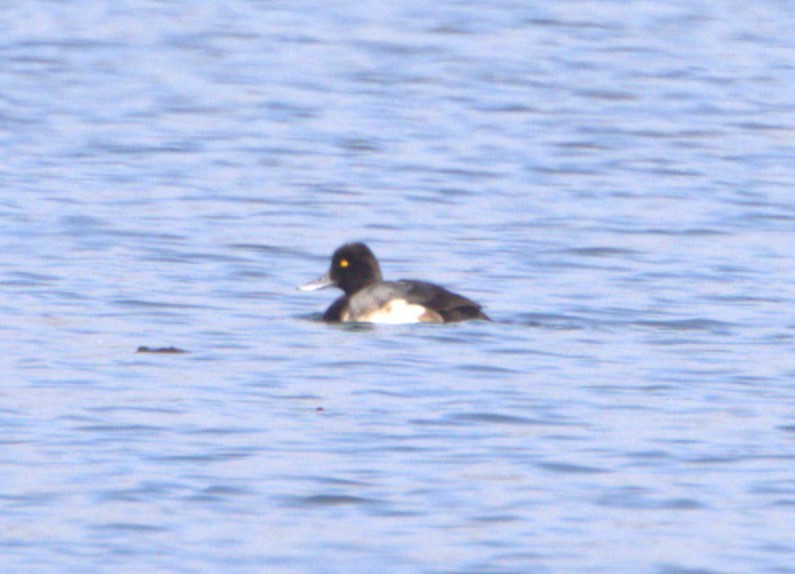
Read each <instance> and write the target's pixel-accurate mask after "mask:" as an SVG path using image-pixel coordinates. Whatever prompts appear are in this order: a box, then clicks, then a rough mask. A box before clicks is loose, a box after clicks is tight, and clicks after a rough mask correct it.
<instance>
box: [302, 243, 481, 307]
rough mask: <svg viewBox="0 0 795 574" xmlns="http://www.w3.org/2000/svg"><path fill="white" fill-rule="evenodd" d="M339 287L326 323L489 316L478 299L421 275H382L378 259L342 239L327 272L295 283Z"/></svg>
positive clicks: (310, 287)
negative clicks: (390, 277) (414, 278)
mask: <svg viewBox="0 0 795 574" xmlns="http://www.w3.org/2000/svg"><path fill="white" fill-rule="evenodd" d="M325 287H338V288H340V289H342V290H343V291H344V293H345V294H344V295H342V296H341V297H340V298H339V299H337V300H336V301H334V303H332V304H331V306H330V307H329V308H328V309H327V310H326V312H325V313H324V314H323V320H324V321H326V322H329V323H336V322H360V323H454V322H457V321H467V320H469V319H483V320H485V321H489V320H490V319H489V318H488V316H487V315H486V314H485V313H484V312H483V311H481V307H480V305H478V304H477V303H475V302H474V301H472V300H471V299H467V298H466V297H463V296H461V295H458V294H456V293H452V292H451V291H448V290H447V289H445V288H444V287H440V286H438V285H434V284H433V283H425V282H424V281H412V280H405V279H404V280H401V281H384V280H383V279H382V278H381V267H380V266H379V265H378V260H377V259H376V258H375V255H373V252H372V251H370V248H369V247H367V246H366V245H365V244H364V243H347V244H345V245H343V246H342V247H340V248H339V249H337V250H336V251H335V252H334V255H333V256H332V257H331V267H330V268H329V270H328V273H326V274H325V275H323V276H322V277H319V278H318V279H316V280H315V281H312V282H311V283H307V284H306V285H303V286H301V287H299V289H301V290H302V291H314V290H315V289H323V288H325Z"/></svg>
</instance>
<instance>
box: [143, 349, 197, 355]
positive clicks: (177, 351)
mask: <svg viewBox="0 0 795 574" xmlns="http://www.w3.org/2000/svg"><path fill="white" fill-rule="evenodd" d="M187 352H188V351H186V350H185V349H180V348H179V347H138V350H137V351H136V353H161V354H171V355H176V354H179V353H187Z"/></svg>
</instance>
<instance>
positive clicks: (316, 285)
mask: <svg viewBox="0 0 795 574" xmlns="http://www.w3.org/2000/svg"><path fill="white" fill-rule="evenodd" d="M333 286H334V281H332V280H331V277H329V274H328V273H326V274H325V275H321V276H320V277H318V278H317V279H315V280H314V281H310V282H309V283H306V284H305V285H300V286H299V287H298V290H299V291H317V290H318V289H325V288H326V287H333Z"/></svg>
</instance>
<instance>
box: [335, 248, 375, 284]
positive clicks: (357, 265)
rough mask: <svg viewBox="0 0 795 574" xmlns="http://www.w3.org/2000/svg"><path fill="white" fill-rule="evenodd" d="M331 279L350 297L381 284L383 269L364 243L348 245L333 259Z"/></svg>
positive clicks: (340, 249) (336, 253)
mask: <svg viewBox="0 0 795 574" xmlns="http://www.w3.org/2000/svg"><path fill="white" fill-rule="evenodd" d="M329 277H330V278H331V280H332V281H333V282H334V285H336V286H337V287H339V288H340V289H342V290H343V291H345V294H346V295H349V296H350V295H353V294H354V293H356V292H357V291H359V290H360V289H363V288H364V287H367V286H368V285H375V284H376V283H380V282H381V267H380V266H379V265H378V260H377V259H376V258H375V255H373V252H372V251H370V248H369V247H367V246H366V245H365V244H364V243H346V244H345V245H343V246H342V247H340V248H339V249H337V250H336V251H335V252H334V255H333V256H332V257H331V268H330V269H329Z"/></svg>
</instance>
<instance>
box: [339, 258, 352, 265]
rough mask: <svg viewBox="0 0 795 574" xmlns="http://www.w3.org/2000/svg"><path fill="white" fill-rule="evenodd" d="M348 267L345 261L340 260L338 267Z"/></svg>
mask: <svg viewBox="0 0 795 574" xmlns="http://www.w3.org/2000/svg"><path fill="white" fill-rule="evenodd" d="M348 265H350V263H348V260H347V259H340V267H347V266H348Z"/></svg>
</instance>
